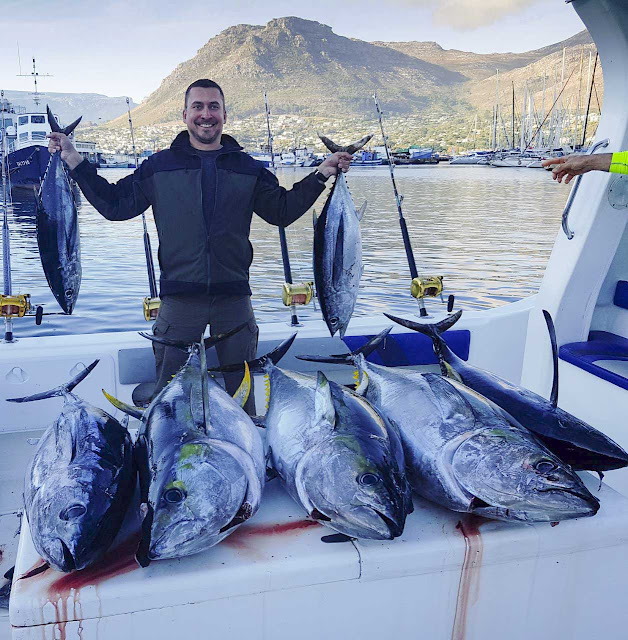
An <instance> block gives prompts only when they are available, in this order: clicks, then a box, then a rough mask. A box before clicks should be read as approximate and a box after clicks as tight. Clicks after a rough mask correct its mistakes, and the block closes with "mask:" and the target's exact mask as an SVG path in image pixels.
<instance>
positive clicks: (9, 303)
mask: <svg viewBox="0 0 628 640" xmlns="http://www.w3.org/2000/svg"><path fill="white" fill-rule="evenodd" d="M8 111H9V102H8V100H6V99H5V97H4V90H2V91H0V163H1V167H0V182H2V202H1V203H0V206H2V274H3V290H2V294H0V317H2V318H4V342H15V338H14V337H13V318H22V317H23V316H25V315H33V314H31V313H29V312H30V311H31V302H30V295H28V294H23V295H13V282H12V278H11V242H10V241H11V237H10V233H9V211H13V197H12V194H11V172H10V169H9V148H8V141H7V132H6V124H5V117H4V115H5V113H7V112H8ZM34 315H35V322H36V324H38V325H39V324H41V320H42V316H43V309H42V307H37V310H36V312H35V313H34Z"/></svg>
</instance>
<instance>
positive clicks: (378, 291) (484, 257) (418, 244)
mask: <svg viewBox="0 0 628 640" xmlns="http://www.w3.org/2000/svg"><path fill="white" fill-rule="evenodd" d="M310 171H311V169H282V170H280V171H279V176H278V177H279V180H280V182H281V184H282V185H283V186H285V187H290V185H292V184H293V183H294V182H295V181H297V180H300V179H301V178H302V177H304V176H305V175H307V173H309V172H310ZM128 173H130V170H116V169H104V170H101V174H102V175H103V176H105V177H106V178H107V179H108V180H109V181H111V182H115V181H116V180H118V179H120V178H121V177H123V176H124V175H127V174H128ZM396 176H397V182H398V185H399V187H400V190H401V192H402V193H403V194H404V196H405V200H404V205H403V208H404V215H405V217H406V219H407V223H408V228H409V230H410V235H411V238H412V244H413V247H414V253H415V258H416V262H417V267H418V270H419V273H420V274H434V275H444V276H445V287H446V293H447V294H450V293H453V294H455V295H456V298H457V300H458V303H457V306H459V307H462V308H466V309H480V308H487V307H495V306H499V305H502V304H505V303H507V302H512V301H514V300H518V299H520V298H523V297H525V296H529V295H531V294H533V293H535V292H536V290H537V289H538V287H539V284H540V282H541V278H542V275H543V270H544V268H545V265H546V263H547V260H548V258H549V254H550V251H551V248H552V245H553V243H554V239H555V236H556V234H557V233H558V231H559V229H560V216H561V212H562V209H563V206H564V204H565V201H566V199H567V195H568V192H569V189H568V188H565V187H564V186H563V185H558V184H556V183H554V182H553V181H552V179H551V177H550V175H549V174H548V173H547V172H545V171H542V170H540V169H509V168H500V169H495V168H489V167H477V166H466V167H465V166H453V167H452V166H449V165H446V164H441V165H437V166H428V167H400V168H398V169H397V171H396ZM347 179H348V183H349V187H350V189H351V192H352V194H353V197H354V200H355V202H356V204H357V206H358V207H359V206H360V205H361V204H362V202H363V201H364V200H367V201H368V207H367V211H366V215H365V217H364V219H363V221H362V242H363V254H364V263H365V269H364V275H363V277H362V285H361V287H362V288H361V293H360V298H359V299H358V303H357V305H356V309H355V315H367V314H373V313H379V312H380V311H381V310H392V311H393V312H394V313H398V314H404V313H405V314H409V313H416V312H417V305H416V301H415V300H414V299H413V298H412V297H411V296H410V293H409V289H410V276H409V270H408V265H407V262H406V257H405V252H404V248H403V242H402V240H401V233H400V230H399V223H398V216H397V210H396V206H395V201H394V197H393V193H392V186H391V182H390V177H389V173H388V168H387V167H381V168H353V169H352V170H351V172H350V173H349V174H348V177H347ZM325 198H326V193H324V194H323V195H322V196H321V198H320V200H319V201H318V202H317V203H316V205H315V209H316V210H317V211H318V212H320V210H321V209H322V205H323V203H324V200H325ZM147 220H148V225H149V230H150V233H151V239H152V243H153V250H154V253H155V265H156V266H157V237H156V232H155V228H154V223H153V218H152V214H151V211H150V210H149V211H148V212H147ZM79 221H80V230H81V253H82V264H83V281H82V284H81V292H80V295H79V298H78V301H77V304H76V307H75V310H74V313H73V315H72V316H63V315H59V316H57V315H52V316H46V317H44V321H43V323H42V324H41V325H40V326H39V327H37V326H36V325H35V322H34V319H29V318H26V319H21V320H16V322H15V334H16V336H17V337H19V336H36V335H58V334H70V333H95V332H101V331H127V330H134V329H145V328H146V327H147V323H146V322H145V321H144V316H143V313H142V299H143V298H144V296H146V295H148V281H147V276H146V264H145V258H144V249H143V242H142V223H141V218H136V219H134V220H130V221H127V222H109V221H107V220H105V219H104V218H103V217H102V216H100V214H99V213H98V212H97V211H96V210H95V209H94V208H93V207H92V206H91V205H90V204H89V203H88V202H87V201H86V200H85V199H84V198H82V199H81V204H80V207H79ZM35 223H36V221H35V203H34V200H33V197H32V195H31V194H30V193H23V194H19V193H18V194H16V195H14V213H13V215H12V217H11V220H10V225H11V253H12V268H13V290H14V292H16V293H30V294H31V296H32V300H33V301H35V302H36V303H38V304H44V309H45V311H46V312H52V311H59V310H60V309H59V307H58V305H57V303H56V301H55V299H54V298H53V296H52V294H51V293H50V290H49V289H48V286H47V283H46V280H45V277H44V274H43V271H42V267H41V263H40V260H39V254H38V250H37V236H36V227H35ZM287 237H288V244H289V247H290V254H291V260H292V271H293V279H294V281H295V282H296V281H303V280H313V276H312V267H311V251H312V217H311V214H306V215H305V216H303V218H301V219H300V220H298V221H297V222H296V223H295V224H293V225H292V226H291V227H289V228H288V230H287ZM251 242H252V243H253V246H254V250H255V258H254V261H253V265H252V267H251V287H252V289H253V304H254V307H255V309H256V312H257V318H258V321H261V322H264V321H272V320H284V319H285V320H286V321H288V319H289V313H288V310H286V308H285V307H284V306H283V304H282V302H281V286H282V284H283V268H282V263H281V253H280V249H279V239H278V234H277V229H276V228H275V227H271V226H270V225H268V224H266V223H265V222H264V221H263V220H261V219H260V218H257V217H254V219H253V226H252V231H251ZM435 306H438V307H440V302H436V301H435V300H430V301H428V307H430V308H432V307H435ZM299 316H300V317H302V318H304V319H312V318H318V317H320V312H319V310H318V308H316V309H315V308H314V307H313V306H312V305H310V306H308V307H305V308H303V307H300V308H299Z"/></svg>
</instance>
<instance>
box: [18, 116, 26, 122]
mask: <svg viewBox="0 0 628 640" xmlns="http://www.w3.org/2000/svg"><path fill="white" fill-rule="evenodd" d="M18 124H28V116H20V117H19V119H18Z"/></svg>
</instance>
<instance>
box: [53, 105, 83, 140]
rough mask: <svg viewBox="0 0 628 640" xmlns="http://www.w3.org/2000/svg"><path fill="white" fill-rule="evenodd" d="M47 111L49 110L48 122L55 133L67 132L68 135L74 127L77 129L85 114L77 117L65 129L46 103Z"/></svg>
mask: <svg viewBox="0 0 628 640" xmlns="http://www.w3.org/2000/svg"><path fill="white" fill-rule="evenodd" d="M46 111H47V112H48V124H49V125H50V128H51V129H52V130H53V131H54V132H55V133H65V135H66V136H69V135H70V134H71V133H72V131H74V129H76V125H78V123H79V122H80V121H81V120H82V119H83V116H81V117H80V118H77V119H76V120H75V121H74V122H73V123H72V124H69V125H68V126H67V127H64V128H63V129H62V128H61V127H60V126H59V123H58V122H57V121H56V120H55V117H54V116H53V115H52V111H50V107H49V106H48V105H46Z"/></svg>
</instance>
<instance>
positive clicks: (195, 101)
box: [183, 87, 227, 150]
mask: <svg viewBox="0 0 628 640" xmlns="http://www.w3.org/2000/svg"><path fill="white" fill-rule="evenodd" d="M226 121H227V112H226V111H225V104H224V102H223V99H222V96H221V95H220V91H218V89H215V88H213V87H212V88H210V89H206V88H203V87H193V88H192V89H190V93H189V95H188V101H187V106H186V108H185V109H184V110H183V122H185V124H186V125H187V127H188V131H189V132H190V143H191V144H192V146H193V147H196V148H199V149H203V148H205V149H209V150H211V149H212V148H215V149H218V148H219V147H220V136H221V135H222V128H223V125H224V123H225V122H226Z"/></svg>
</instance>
